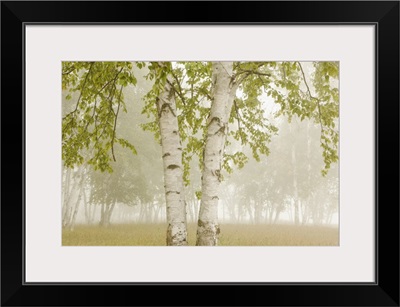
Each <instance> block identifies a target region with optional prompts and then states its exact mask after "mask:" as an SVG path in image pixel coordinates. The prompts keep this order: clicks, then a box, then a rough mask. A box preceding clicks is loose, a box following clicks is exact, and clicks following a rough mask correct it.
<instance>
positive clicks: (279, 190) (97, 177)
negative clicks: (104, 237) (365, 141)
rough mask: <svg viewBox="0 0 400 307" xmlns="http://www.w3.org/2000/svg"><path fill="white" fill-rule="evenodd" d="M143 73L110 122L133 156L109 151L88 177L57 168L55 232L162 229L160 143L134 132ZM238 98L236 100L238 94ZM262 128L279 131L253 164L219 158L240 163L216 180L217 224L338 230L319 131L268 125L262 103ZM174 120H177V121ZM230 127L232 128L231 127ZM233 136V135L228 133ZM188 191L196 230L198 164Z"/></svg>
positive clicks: (334, 183) (272, 108) (270, 106)
mask: <svg viewBox="0 0 400 307" xmlns="http://www.w3.org/2000/svg"><path fill="white" fill-rule="evenodd" d="M302 65H303V67H304V70H305V73H306V77H308V78H309V79H310V75H311V74H312V73H313V66H312V63H308V62H305V63H302ZM146 73H147V72H146V70H145V69H142V70H138V69H136V70H135V76H136V78H137V85H136V86H128V87H126V88H125V89H124V97H125V103H126V108H127V113H123V112H121V114H120V115H119V119H118V124H117V128H116V129H117V131H118V134H119V135H120V136H121V137H122V138H124V139H126V140H128V141H129V142H130V143H131V144H134V145H135V148H136V151H137V155H133V154H132V152H131V151H129V150H128V149H127V148H122V147H121V146H115V157H116V162H112V168H113V172H112V173H108V172H100V171H99V170H97V171H95V170H94V169H93V168H92V167H91V166H89V165H86V164H83V165H81V166H79V167H75V168H74V169H70V168H66V167H64V166H62V174H63V175H62V200H63V204H62V225H63V227H65V228H69V229H73V228H74V226H75V225H77V224H87V225H100V226H108V225H110V224H120V223H165V221H166V208H165V190H164V180H163V162H162V154H161V146H160V143H159V142H158V141H157V140H156V139H155V137H154V134H153V133H151V132H149V131H144V130H143V129H142V127H141V125H143V124H146V123H148V122H150V121H151V119H149V118H148V116H147V115H144V114H142V109H143V106H144V102H143V96H144V95H145V94H146V93H147V92H148V91H149V90H150V89H151V87H152V85H153V83H152V81H150V80H146V79H145V78H144V77H143V76H144V75H146ZM67 94H68V93H67V91H63V101H62V111H63V114H62V116H65V115H66V114H67V113H68V112H70V111H71V110H72V109H73V108H74V106H75V103H76V100H77V99H78V96H79V92H75V93H73V94H72V98H71V99H70V100H67V99H66V95H67ZM238 95H240V93H238ZM260 99H261V100H262V101H263V107H264V108H265V110H266V111H268V113H267V114H270V118H269V120H270V122H271V123H272V124H273V125H275V126H276V127H277V128H278V129H279V131H278V133H277V135H274V136H273V137H272V141H271V143H270V144H269V145H268V147H269V149H270V154H269V155H268V156H263V155H261V156H260V161H259V162H258V161H256V160H255V159H254V158H253V157H252V154H251V149H248V148H243V147H242V145H240V143H239V142H236V141H235V140H230V145H229V146H227V147H226V153H227V154H233V153H235V152H238V151H241V152H244V153H245V154H246V155H247V156H248V157H249V160H248V162H247V163H246V164H245V165H244V167H243V168H241V169H238V168H237V167H236V166H235V165H233V164H232V165H230V166H231V167H232V169H233V172H232V173H231V174H229V173H227V172H224V173H223V178H224V180H223V183H222V193H221V197H220V201H219V221H220V223H222V224H224V223H233V224H238V223H240V224H280V223H286V224H288V223H291V224H296V225H329V226H337V225H338V223H339V177H338V164H337V163H335V164H332V165H331V168H330V170H329V172H328V174H327V176H325V177H323V176H322V174H321V170H322V169H323V166H324V163H323V158H322V149H321V147H320V135H321V131H320V129H321V128H320V126H319V124H315V123H313V121H312V120H308V119H307V118H306V119H304V120H303V121H300V119H299V118H298V117H293V118H292V120H291V121H290V122H289V121H288V118H286V117H284V116H279V117H275V116H274V114H275V113H276V112H278V111H279V105H277V104H275V103H274V101H273V100H272V98H270V97H268V96H267V95H262V96H261V97H260ZM178 116H179V115H178ZM231 125H236V124H231ZM232 129H233V130H234V127H232ZM189 179H190V183H189V184H188V185H187V186H186V187H185V197H186V203H187V219H188V222H189V223H190V222H193V223H196V222H197V219H198V210H199V204H200V200H199V199H198V197H197V196H198V195H199V194H198V193H199V192H200V191H201V171H200V166H199V159H198V158H193V159H192V161H191V169H190V178H189Z"/></svg>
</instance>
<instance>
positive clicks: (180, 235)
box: [152, 63, 187, 246]
mask: <svg viewBox="0 0 400 307" xmlns="http://www.w3.org/2000/svg"><path fill="white" fill-rule="evenodd" d="M169 65H171V64H170V63H169ZM155 66H160V67H159V68H158V71H157V70H156V68H153V69H154V70H155V72H154V73H155V74H157V75H158V77H159V78H160V81H161V80H162V79H165V81H164V82H163V83H164V88H163V89H162V90H161V92H160V94H159V95H158V97H157V98H156V101H157V113H158V122H159V129H160V138H161V146H162V158H163V165H164V182H165V200H166V205H167V224H168V225H167V245H175V246H179V245H187V221H186V202H185V198H184V195H185V194H184V190H183V166H182V143H181V140H180V133H179V126H178V118H177V110H176V103H175V91H174V87H173V85H172V82H173V79H172V76H171V75H170V73H169V67H168V64H167V63H157V64H155V63H154V64H153V65H152V67H155ZM156 86H157V82H156Z"/></svg>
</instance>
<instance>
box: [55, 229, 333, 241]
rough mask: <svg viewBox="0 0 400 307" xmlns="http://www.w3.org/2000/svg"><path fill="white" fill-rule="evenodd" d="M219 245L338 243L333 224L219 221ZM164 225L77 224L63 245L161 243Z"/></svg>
mask: <svg viewBox="0 0 400 307" xmlns="http://www.w3.org/2000/svg"><path fill="white" fill-rule="evenodd" d="M220 227H221V234H220V245H221V246H295V245H296V246H299V245H300V246H315V245H321V246H327V245H338V244H339V230H338V228H336V227H323V226H294V225H247V224H222V225H221V226H220ZM165 231H166V225H164V224H123V225H111V226H109V227H99V226H83V225H82V226H81V225H79V226H76V227H75V229H74V230H73V231H71V230H63V232H62V245H64V246H164V245H166V244H165ZM188 240H189V245H195V242H196V225H195V224H189V225H188Z"/></svg>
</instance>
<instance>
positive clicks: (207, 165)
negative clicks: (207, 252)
mask: <svg viewBox="0 0 400 307" xmlns="http://www.w3.org/2000/svg"><path fill="white" fill-rule="evenodd" d="M232 74H233V63H232V62H213V63H212V79H213V88H214V90H213V93H212V104H211V110H210V116H209V118H208V120H207V136H206V142H205V148H204V159H203V174H202V196H201V203H200V212H199V219H198V225H197V240H196V245H201V246H213V245H218V234H219V232H220V229H219V224H218V202H219V195H220V185H221V180H222V177H221V166H222V159H223V154H224V147H225V141H226V136H227V133H228V120H229V116H230V113H231V109H232V105H233V99H234V97H235V93H236V89H237V86H236V84H235V83H234V82H233V75H232Z"/></svg>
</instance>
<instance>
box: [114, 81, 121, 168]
mask: <svg viewBox="0 0 400 307" xmlns="http://www.w3.org/2000/svg"><path fill="white" fill-rule="evenodd" d="M122 89H123V86H122V85H121V89H120V90H119V97H118V107H117V112H116V113H115V119H114V130H113V135H112V139H111V153H112V156H113V159H114V162H115V161H117V160H116V159H115V155H114V140H115V130H116V129H117V118H118V113H119V108H120V106H121V95H122Z"/></svg>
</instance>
